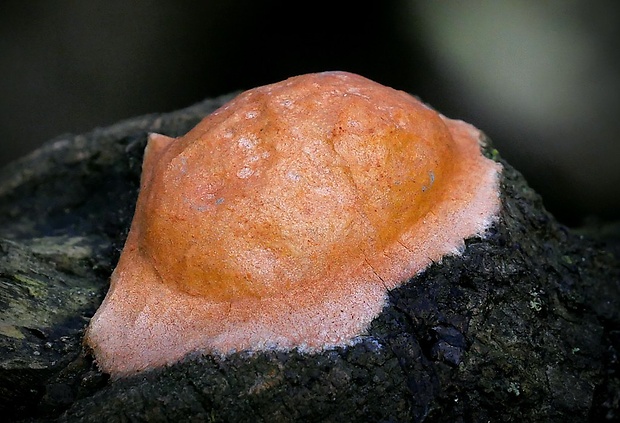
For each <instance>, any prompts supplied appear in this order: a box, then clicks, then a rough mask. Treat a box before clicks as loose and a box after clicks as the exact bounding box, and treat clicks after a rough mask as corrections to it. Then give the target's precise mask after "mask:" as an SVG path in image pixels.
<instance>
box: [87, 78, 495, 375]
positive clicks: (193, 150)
mask: <svg viewBox="0 0 620 423" xmlns="http://www.w3.org/2000/svg"><path fill="white" fill-rule="evenodd" d="M479 142H480V133H479V132H478V130H476V129H475V128H474V127H473V126H471V125H468V124H466V123H464V122H461V121H454V120H450V119H447V118H445V117H443V116H441V115H440V114H438V113H437V112H435V111H433V110H432V109H430V108H428V107H426V106H425V105H424V104H422V103H421V102H419V101H418V100H416V99H415V98H414V97H412V96H410V95H409V94H406V93H404V92H401V91H397V90H394V89H391V88H388V87H385V86H382V85H380V84H378V83H375V82H373V81H370V80H368V79H365V78H363V77H361V76H358V75H354V74H350V73H345V72H325V73H319V74H309V75H302V76H298V77H294V78H290V79H288V80H285V81H283V82H279V83H276V84H272V85H267V86H263V87H259V88H255V89H252V90H249V91H246V92H244V93H242V94H240V95H239V96H237V97H236V98H235V99H233V100H232V101H230V102H229V103H227V104H226V105H224V106H222V107H221V108H220V109H218V110H217V111H215V112H214V113H212V114H211V115H210V116H207V117H206V118H205V119H203V120H202V121H201V122H200V123H199V124H198V125H197V126H196V127H195V128H194V129H192V130H191V131H190V132H188V133H187V134H186V135H185V136H183V137H180V138H178V139H172V138H168V137H165V136H163V135H157V134H152V135H151V136H150V139H149V144H148V146H147V149H146V151H145V158H144V164H143V173H142V180H141V192H140V196H139V198H138V203H137V206H136V211H135V215H134V220H133V223H132V227H131V230H130V233H129V236H128V239H127V242H126V245H125V247H124V249H123V252H122V255H121V258H120V260H119V263H118V266H117V268H116V269H115V271H114V273H113V275H112V279H111V286H110V291H109V293H108V295H107V296H106V299H105V300H104V302H103V304H102V306H101V307H100V309H99V310H98V311H97V313H96V314H95V316H94V317H93V319H92V321H91V324H90V326H89V329H88V331H87V337H86V342H87V343H88V344H89V345H90V346H91V347H92V348H93V350H94V353H95V356H96V358H97V361H98V363H99V365H100V367H101V368H102V369H103V370H106V371H109V372H111V373H113V374H127V373H131V372H134V371H139V370H142V369H145V368H149V367H153V366H158V365H163V364H166V363H171V362H174V361H177V360H179V359H180V358H182V357H183V356H184V355H186V354H187V353H189V352H193V351H202V352H206V353H213V354H228V353H231V352H234V351H240V350H255V351H256V350H264V349H274V348H275V349H282V350H287V349H291V348H300V349H303V350H307V351H318V350H321V349H323V348H328V347H333V346H338V345H347V344H351V343H352V342H354V340H355V338H356V336H358V335H360V334H362V333H363V331H364V330H365V329H366V328H367V326H368V325H369V323H370V322H371V321H372V319H373V318H374V317H376V316H377V315H378V314H379V313H380V312H381V309H382V308H383V306H384V303H385V296H386V292H387V290H388V289H392V288H394V287H396V286H398V285H400V284H402V283H403V282H405V281H406V280H407V279H408V278H410V277H412V276H414V275H415V274H416V273H418V272H420V271H421V270H423V269H424V268H425V267H426V266H427V265H428V264H429V263H430V262H431V261H438V260H440V259H441V257H442V256H443V255H445V254H451V253H457V252H458V251H460V250H461V249H462V248H463V246H464V243H463V240H464V239H465V238H467V237H471V236H475V235H480V234H481V233H482V232H483V231H484V229H485V228H486V227H487V226H488V225H489V224H490V222H491V221H492V220H493V218H494V216H495V215H496V214H497V211H498V209H499V203H500V200H499V194H498V174H499V172H500V166H499V164H497V163H495V162H493V161H491V160H489V159H487V158H485V157H484V156H483V155H482V154H481V152H480V145H479Z"/></svg>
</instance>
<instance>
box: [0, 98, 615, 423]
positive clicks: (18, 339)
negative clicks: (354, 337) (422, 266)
mask: <svg viewBox="0 0 620 423" xmlns="http://www.w3.org/2000/svg"><path fill="white" fill-rule="evenodd" d="M224 100H225V99H216V100H209V101H206V102H204V103H201V104H198V105H196V106H193V107H191V108H188V109H184V110H181V111H178V112H174V113H170V114H165V115H150V116H146V117H140V118H136V119H133V120H129V121H126V122H121V123H119V124H117V125H114V126H111V127H109V128H104V129H97V130H95V131H93V132H90V133H87V134H84V135H78V136H72V135H67V136H62V137H59V138H58V139H56V140H53V141H51V142H50V143H48V144H47V145H46V146H45V147H43V148H42V149H40V150H38V151H36V152H35V153H33V154H32V155H30V156H28V157H26V158H24V159H23V160H21V161H18V162H16V163H13V164H11V165H9V166H8V167H6V168H4V169H2V170H0V352H1V353H0V414H1V415H2V416H5V417H6V416H8V418H9V419H10V420H27V421H55V420H58V421H67V422H81V421H84V422H91V421H92V422H101V421H192V420H193V421H235V422H237V421H252V422H256V421H269V422H275V421H303V422H309V421H338V422H344V421H346V422H349V421H363V422H370V421H415V422H458V421H464V422H469V421H474V422H478V421H480V422H482V421H499V420H501V421H514V422H523V421H528V422H556V421H557V422H564V421H604V420H605V419H609V420H610V421H611V420H614V419H615V420H618V419H620V409H619V408H620V378H619V371H620V368H619V363H618V351H619V349H620V264H619V260H618V255H617V254H618V253H619V251H620V249H619V248H618V244H614V245H611V246H610V245H607V244H605V243H604V242H603V241H601V240H596V239H593V238H590V237H585V236H582V235H579V234H577V233H575V232H572V231H570V230H569V229H567V228H566V227H564V226H562V225H560V224H558V222H556V221H555V220H554V219H553V217H552V216H550V215H549V214H548V213H547V212H546V211H545V210H544V208H543V206H542V202H541V199H540V198H539V197H538V195H537V194H536V193H534V192H533V191H532V190H531V189H530V188H529V187H528V186H527V184H526V182H525V181H524V179H523V177H522V176H521V175H520V174H519V173H518V172H517V171H515V170H514V169H513V168H511V167H510V165H508V164H507V163H505V162H502V163H503V165H504V173H503V176H502V195H503V210H502V212H501V216H500V220H499V222H498V223H497V224H495V225H494V226H493V228H492V229H491V230H490V231H489V236H488V238H486V239H484V240H480V239H472V240H468V242H467V248H466V251H465V253H464V254H463V255H462V256H459V257H447V258H445V259H444V260H443V261H442V262H441V263H436V264H434V265H433V266H431V267H430V268H429V269H427V270H426V271H425V272H424V273H422V274H421V275H419V276H417V277H416V278H414V279H412V280H411V281H409V283H407V284H405V285H403V286H402V287H400V288H398V289H395V290H393V291H392V292H391V294H390V301H389V304H388V306H387V307H386V309H385V310H384V313H383V314H382V315H381V316H380V317H378V318H377V319H376V320H375V321H374V322H373V324H372V327H371V328H370V330H369V333H368V336H367V337H366V338H365V340H364V341H363V342H361V343H360V344H358V345H356V346H354V347H350V348H342V349H336V350H333V351H328V352H325V353H322V354H313V355H304V354H299V353H297V352H292V353H280V352H268V353H260V354H253V355H248V354H239V355H234V356H232V357H229V358H226V359H218V358H215V357H209V356H195V357H189V358H188V359H186V360H185V361H184V362H182V363H179V364H177V365H174V366H171V367H168V368H164V369H159V370H155V371H151V372H147V373H144V374H141V375H139V376H136V377H132V378H128V379H123V380H118V381H111V380H109V378H108V377H107V376H106V375H104V374H101V373H100V372H98V371H97V368H96V366H95V365H94V364H93V362H92V357H90V355H89V354H88V352H87V351H85V350H84V349H83V348H82V344H81V341H82V336H83V331H84V328H85V326H86V324H87V323H88V319H89V318H90V317H91V316H92V314H93V313H94V312H95V310H96V309H97V307H98V305H99V303H100V302H101V300H102V298H103V296H104V294H105V291H106V289H107V283H108V277H109V275H110V273H111V271H112V269H113V267H114V264H115V262H116V260H117V259H118V255H119V253H120V249H121V248H122V245H123V241H124V239H125V236H126V234H127V230H128V227H129V224H130V221H131V217H132V213H133V207H134V203H135V200H136V197H137V190H138V182H139V174H140V165H141V160H142V154H143V149H144V146H145V143H146V134H147V133H148V132H159V133H163V134H167V135H172V136H176V135H180V134H183V133H185V132H187V130H189V129H190V128H191V127H193V126H194V125H195V124H196V123H197V122H198V121H199V119H200V118H201V117H202V116H204V115H205V114H207V113H209V112H210V111H212V110H214V109H215V108H216V107H217V106H219V105H220V104H221V103H222V102H223V101H224ZM487 153H488V154H489V155H490V156H492V157H494V158H495V159H496V160H501V159H500V158H499V156H498V154H497V152H495V151H494V150H492V149H491V148H489V150H488V151H487Z"/></svg>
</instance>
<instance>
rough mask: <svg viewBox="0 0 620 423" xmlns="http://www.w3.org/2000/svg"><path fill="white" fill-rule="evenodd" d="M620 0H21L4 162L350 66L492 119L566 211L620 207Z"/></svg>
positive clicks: (436, 103) (4, 54)
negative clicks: (53, 142) (150, 117)
mask: <svg viewBox="0 0 620 423" xmlns="http://www.w3.org/2000/svg"><path fill="white" fill-rule="evenodd" d="M616 4H620V3H618V2H616V1H615V0H599V1H596V2H592V1H588V0H572V1H548V2H540V1H537V0H530V1H527V0H524V1H519V2H513V1H494V0H487V1H482V0H470V1H467V2H463V1H455V0H446V1H441V2H439V1H423V0H420V1H416V0H384V1H381V2H373V3H371V6H370V5H364V3H363V2H359V1H350V2H349V1H341V2H339V1H335V0H332V1H313V2H307V3H303V2H295V1H290V0H288V1H256V0H255V1H250V0H248V1H241V0H228V1H223V0H207V1H201V2H197V1H164V0H151V1H118V0H105V1H104V0H90V1H78V0H75V1H55V2H51V1H45V0H39V1H28V2H23V1H13V0H9V1H6V0H5V1H3V2H2V3H1V4H0V93H1V95H0V133H1V141H0V165H1V164H4V163H6V162H8V161H10V160H14V159H16V158H18V157H19V156H22V155H24V154H26V153H28V152H29V151H31V150H33V149H35V148H36V147H37V146H38V145H40V144H41V143H42V142H44V141H46V140H48V139H50V138H53V137H55V136H57V135H60V134H62V133H67V132H70V133H81V132H85V131H88V130H90V129H92V128H94V127H97V126H106V125H109V124H111V123H114V122H115V121H118V120H120V119H124V118H129V117H133V116H136V115H140V114H144V113H150V112H166V111H172V110H175V109H178V108H181V107H185V106H188V105H190V104H192V103H194V102H197V101H200V100H202V99H204V98H206V97H213V96H218V95H221V94H225V93H229V92H231V91H236V90H240V89H248V88H252V87H254V86H257V85H262V84H266V83H271V82H276V81H278V80H281V79H284V78H286V77H289V76H293V75H297V74H301V73H307V72H314V71H322V70H347V71H351V72H355V73H359V74H361V75H364V76H366V77H369V78H371V79H374V80H376V81H378V82H381V83H383V84H385V85H389V86H392V87H394V88H398V89H402V90H406V91H408V92H410V93H413V94H416V95H418V96H419V97H420V98H421V99H422V100H424V101H426V102H428V103H429V104H431V105H432V106H433V107H435V108H436V109H438V110H439V111H441V112H442V113H443V114H445V115H447V116H449V117H453V118H460V119H463V120H466V121H468V122H470V123H473V124H474V125H476V126H477V127H479V128H481V129H482V130H484V131H485V132H486V133H487V134H488V135H489V136H490V137H491V138H492V139H493V140H494V142H495V144H496V146H497V148H498V149H499V150H500V152H501V154H502V155H503V156H504V157H505V158H507V159H508V160H509V161H510V162H511V164H513V165H514V166H515V167H516V168H517V169H519V170H520V171H521V172H522V173H524V174H525V176H526V178H527V179H528V181H529V182H530V184H531V185H532V186H533V187H534V188H535V189H536V190H537V191H538V192H539V193H541V194H542V196H543V198H544V202H545V205H546V206H547V208H548V209H549V210H550V211H551V212H552V213H554V214H555V215H556V216H557V217H558V218H559V219H560V220H561V221H563V222H564V223H566V224H569V225H578V224H582V223H583V222H584V219H588V218H592V217H595V218H598V219H603V220H617V219H620V170H619V169H618V167H619V165H620V138H619V134H620V115H619V111H620V53H619V52H620V48H619V47H620V45H619V44H618V40H619V39H620V33H619V32H620V31H619V29H620V26H619V21H618V13H617V9H618V7H617V6H616Z"/></svg>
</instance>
